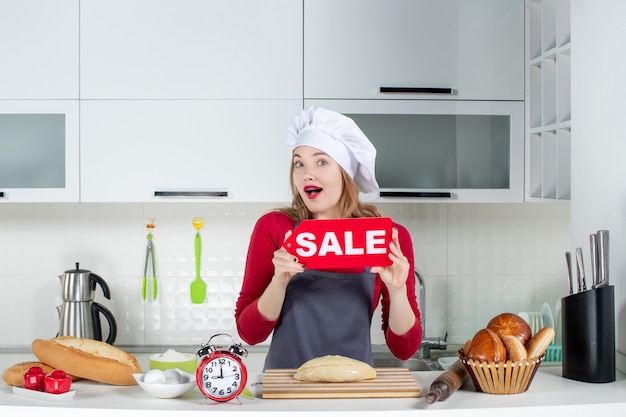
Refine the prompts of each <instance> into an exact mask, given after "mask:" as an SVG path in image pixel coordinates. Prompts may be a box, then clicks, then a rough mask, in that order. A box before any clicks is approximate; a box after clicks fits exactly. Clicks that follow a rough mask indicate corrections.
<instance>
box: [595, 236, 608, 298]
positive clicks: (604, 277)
mask: <svg viewBox="0 0 626 417" xmlns="http://www.w3.org/2000/svg"><path fill="white" fill-rule="evenodd" d="M597 234H598V238H597V239H598V283H597V284H596V285H597V286H605V285H608V283H609V231H608V230H598V233H597Z"/></svg>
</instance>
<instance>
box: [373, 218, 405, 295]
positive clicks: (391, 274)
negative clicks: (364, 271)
mask: <svg viewBox="0 0 626 417" xmlns="http://www.w3.org/2000/svg"><path fill="white" fill-rule="evenodd" d="M389 259H391V261H392V264H391V265H389V266H374V267H372V268H371V272H374V273H376V274H378V275H379V276H380V279H381V280H382V281H383V282H384V283H385V285H386V286H387V288H388V289H389V291H390V292H392V291H393V290H400V289H402V290H405V284H406V280H407V277H408V276H409V268H410V264H409V260H408V259H407V257H406V256H404V254H403V253H402V249H401V248H400V241H399V240H398V229H396V228H395V227H394V228H393V230H392V231H391V243H390V244H389Z"/></svg>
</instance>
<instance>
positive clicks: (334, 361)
mask: <svg viewBox="0 0 626 417" xmlns="http://www.w3.org/2000/svg"><path fill="white" fill-rule="evenodd" d="M374 378H376V370H375V369H374V368H372V367H371V366H370V365H368V364H367V363H365V362H362V361H359V360H356V359H352V358H348V357H345V356H341V355H327V356H320V357H318V358H313V359H311V360H309V361H307V362H305V363H303V364H302V366H300V367H299V368H298V369H297V370H296V374H295V375H294V379H297V380H298V381H306V382H355V381H362V380H366V379H374Z"/></svg>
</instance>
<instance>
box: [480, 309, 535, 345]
mask: <svg viewBox="0 0 626 417" xmlns="http://www.w3.org/2000/svg"><path fill="white" fill-rule="evenodd" d="M487 328H488V329H490V330H493V331H494V332H496V334H497V335H500V336H505V335H512V336H515V337H517V338H518V339H519V340H520V342H522V344H523V345H525V344H526V343H528V341H529V340H530V337H531V336H532V330H531V329H530V325H529V324H528V323H526V320H524V319H523V318H521V317H520V316H518V315H517V314H513V313H502V314H498V315H497V316H495V317H494V318H492V319H491V320H489V323H487Z"/></svg>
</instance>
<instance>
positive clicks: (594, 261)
mask: <svg viewBox="0 0 626 417" xmlns="http://www.w3.org/2000/svg"><path fill="white" fill-rule="evenodd" d="M589 246H590V248H591V288H595V287H596V285H597V284H598V235H597V234H596V233H592V234H590V235H589Z"/></svg>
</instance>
